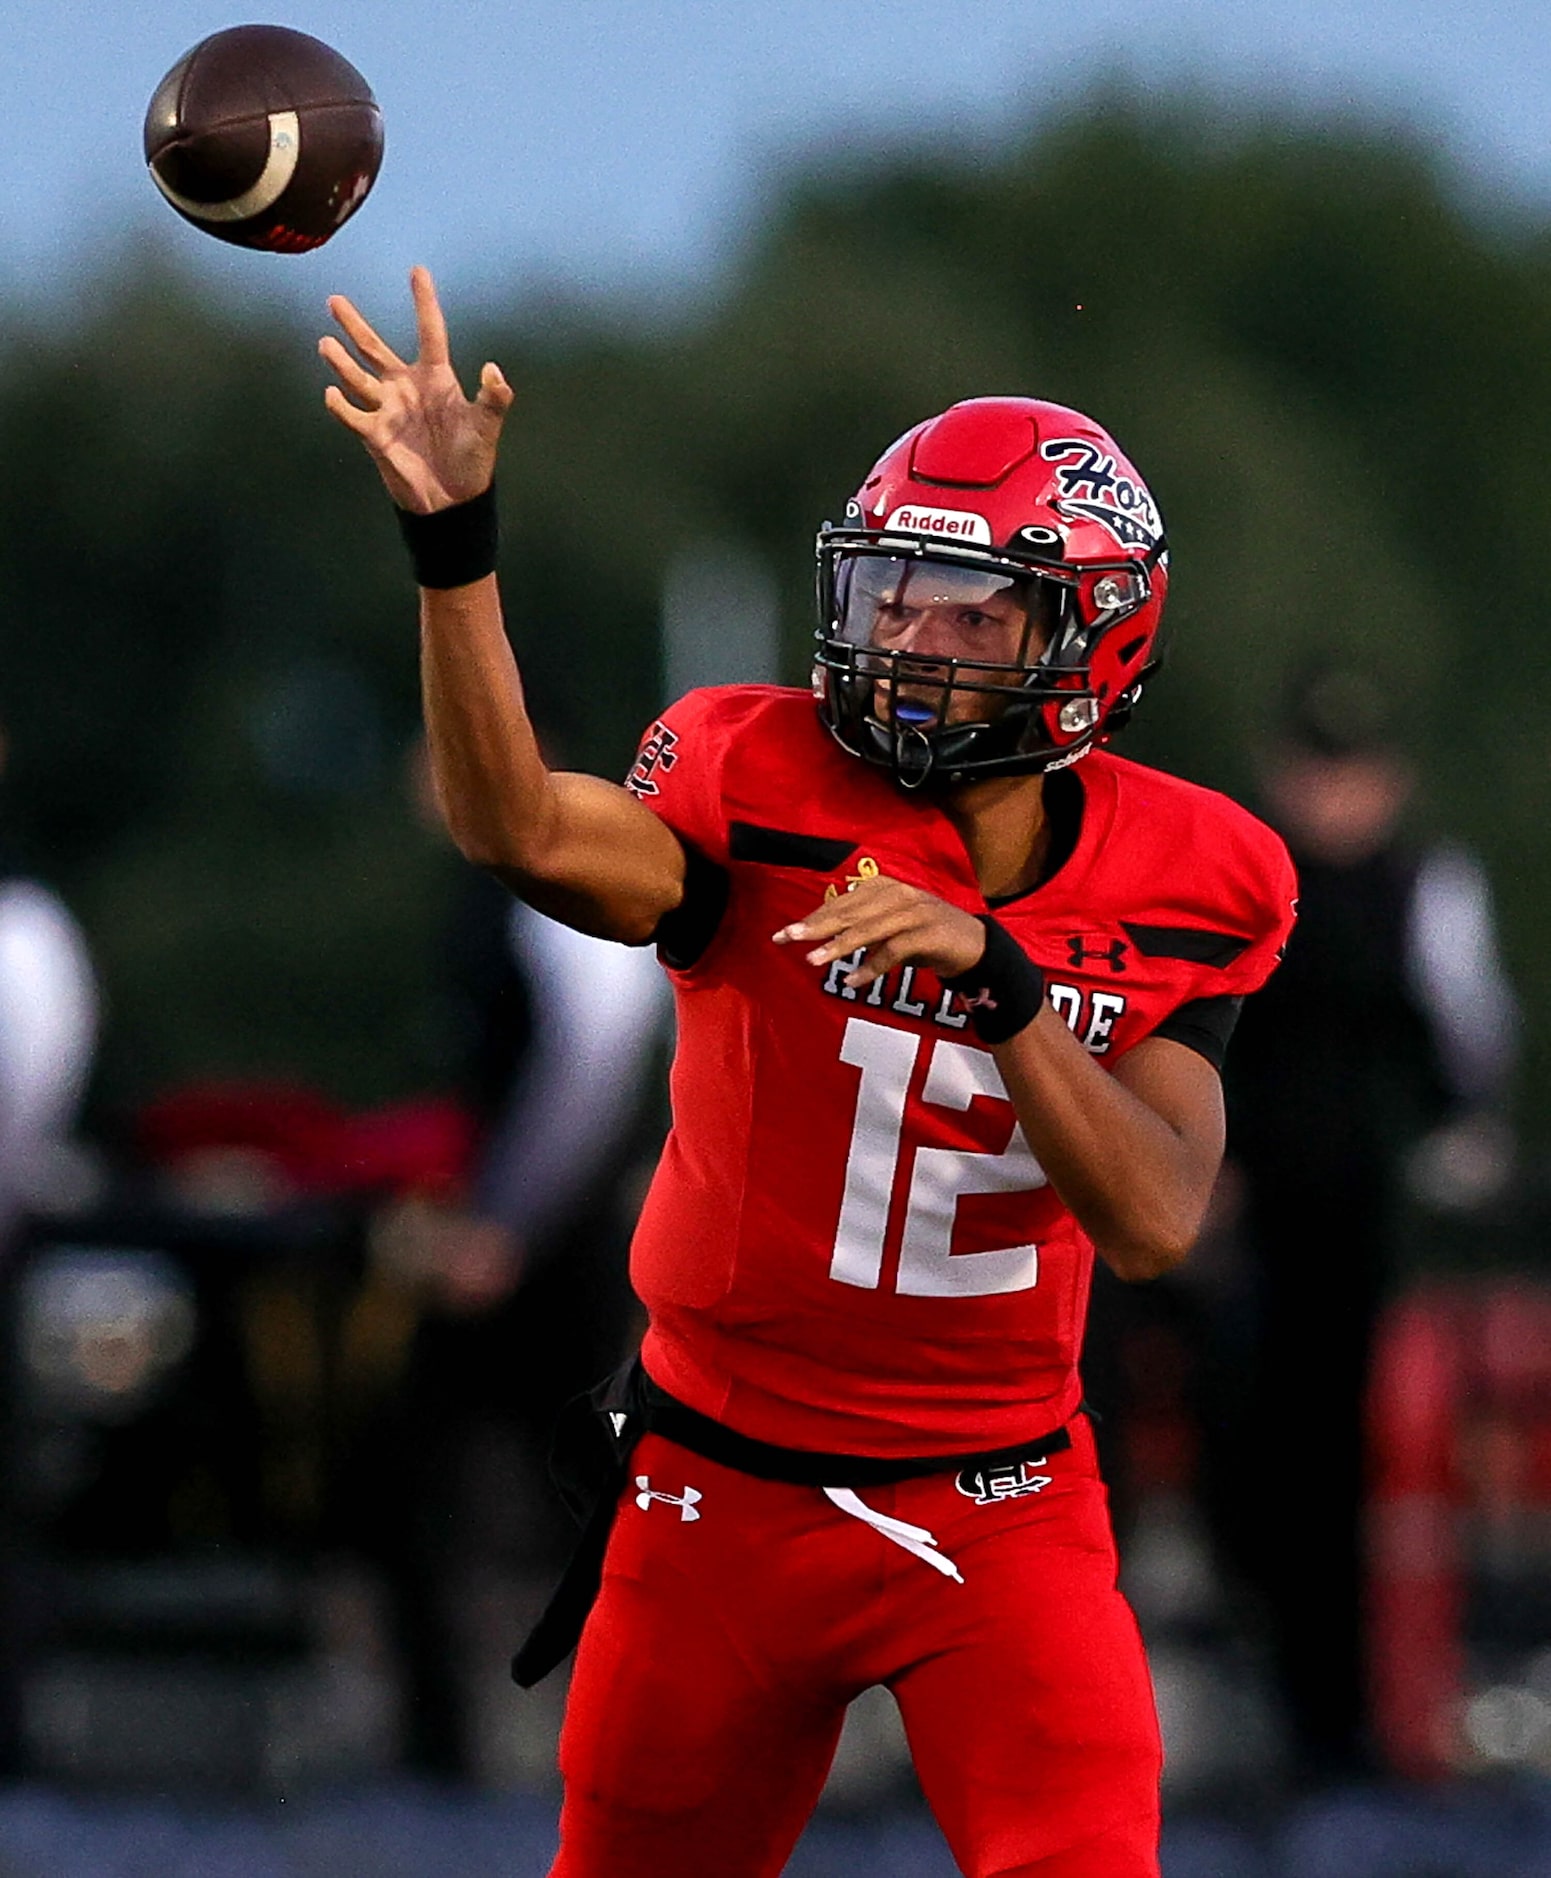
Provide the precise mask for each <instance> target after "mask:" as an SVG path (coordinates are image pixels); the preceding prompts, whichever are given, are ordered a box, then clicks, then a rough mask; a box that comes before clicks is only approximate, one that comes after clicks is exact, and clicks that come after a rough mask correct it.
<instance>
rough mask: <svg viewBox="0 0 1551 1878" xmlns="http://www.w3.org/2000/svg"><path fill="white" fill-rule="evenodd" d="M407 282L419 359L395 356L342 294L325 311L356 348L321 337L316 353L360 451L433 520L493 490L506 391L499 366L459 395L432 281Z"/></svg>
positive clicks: (396, 492) (422, 273) (406, 502)
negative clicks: (332, 377) (332, 378)
mask: <svg viewBox="0 0 1551 1878" xmlns="http://www.w3.org/2000/svg"><path fill="white" fill-rule="evenodd" d="M409 285H410V291H411V292H412V293H413V295H414V299H415V326H416V330H417V333H418V336H419V348H420V349H419V356H418V357H417V358H415V359H413V360H411V361H409V362H407V363H406V361H405V360H403V359H401V358H400V357H399V356H398V354H397V353H396V352H395V351H394V350H393V348H392V347H391V346H390V345H389V344H388V343H387V341H386V340H385V339H383V338H382V337H381V336H380V334H379V333H378V332H377V331H376V329H375V328H374V327H373V326H371V325H370V324H369V323H368V322H367V321H366V320H365V319H363V318H362V316H361V314H360V313H359V312H358V311H357V309H356V308H355V307H354V306H353V305H352V304H351V303H350V301H348V300H347V299H346V298H345V297H344V295H343V294H333V295H331V296H330V299H329V303H328V307H329V312H330V313H331V314H332V315H333V317H334V319H335V321H336V322H337V323H338V325H339V327H340V329H341V331H342V332H343V333H344V335H345V337H346V338H347V339H348V340H349V341H350V343H351V345H352V346H354V347H355V352H351V351H350V350H348V349H347V348H346V347H345V346H343V345H342V344H341V343H340V342H339V340H338V339H336V338H334V337H333V335H332V334H330V335H329V336H328V337H327V338H324V339H320V340H319V341H318V351H319V352H320V353H321V354H322V356H323V357H324V359H325V360H327V362H328V363H329V365H331V366H332V367H333V369H334V372H335V374H336V376H337V377H338V379H339V384H337V385H330V386H329V388H328V390H327V391H326V392H324V394H323V401H324V403H325V404H326V405H327V406H328V408H329V410H330V411H331V412H333V414H334V416H335V417H337V418H338V419H339V421H340V423H341V424H343V425H344V426H345V428H346V429H347V430H353V431H354V432H355V434H356V435H357V436H358V437H359V438H360V439H361V441H362V443H364V444H365V445H366V448H367V449H368V450H369V451H370V452H371V456H372V460H373V461H374V462H375V463H376V465H377V468H378V471H379V472H380V473H381V476H382V480H383V482H384V483H385V484H386V485H387V489H388V494H389V495H390V496H392V498H393V500H394V501H395V502H396V503H397V504H398V505H399V507H400V508H401V509H409V510H411V511H413V512H414V513H415V514H418V515H430V514H432V513H434V512H435V511H436V510H437V509H446V508H451V507H452V506H453V505H454V504H455V503H459V502H468V501H470V500H472V498H473V497H475V496H477V495H482V494H483V493H484V491H485V490H486V489H487V488H488V487H489V486H490V480H491V478H492V477H493V476H494V475H495V458H496V448H497V446H498V445H499V443H500V440H501V426H502V424H503V423H504V421H505V418H506V413H507V412H508V411H509V410H510V409H511V404H512V388H511V386H510V385H508V384H507V382H506V379H505V378H504V377H503V376H502V373H501V368H500V367H499V366H498V365H486V366H484V367H483V369H482V370H481V372H480V374H479V390H478V391H477V392H476V393H475V394H474V396H473V397H472V398H465V397H464V395H463V387H462V386H461V385H460V384H459V383H458V378H457V374H456V373H455V372H454V371H453V369H452V360H451V357H450V356H449V353H448V348H447V322H446V321H445V320H444V319H443V318H442V309H441V306H440V304H439V302H438V301H437V298H436V288H435V287H434V286H433V285H432V282H431V276H430V274H429V273H428V272H427V271H426V269H425V268H423V267H416V268H413V269H411V270H410V276H409ZM357 353H358V354H359V355H360V356H359V358H358V357H357V356H356V354H357ZM363 361H364V363H363ZM341 386H343V390H341V388H340V387H341ZM346 393H348V394H349V396H346Z"/></svg>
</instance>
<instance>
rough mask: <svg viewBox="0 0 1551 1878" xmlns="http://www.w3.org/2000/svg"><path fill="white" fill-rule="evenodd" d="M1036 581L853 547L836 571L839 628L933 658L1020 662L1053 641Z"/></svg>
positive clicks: (844, 635)
mask: <svg viewBox="0 0 1551 1878" xmlns="http://www.w3.org/2000/svg"><path fill="white" fill-rule="evenodd" d="M1035 584H1036V583H1035V582H1034V581H1032V580H1029V579H1024V578H1021V577H1020V576H1018V575H1016V574H1008V573H1002V572H999V571H997V570H996V569H993V568H980V567H970V566H965V565H963V564H960V563H955V562H951V561H931V560H920V559H916V558H915V557H913V556H911V557H904V556H897V555H883V554H849V555H846V556H844V557H843V558H842V559H841V560H840V563H839V565H838V566H837V568H836V570H835V610H836V620H835V627H836V634H837V637H839V638H840V639H841V640H843V641H844V642H845V643H846V644H847V645H852V646H858V647H870V648H873V649H876V650H877V651H880V652H891V653H906V654H909V655H910V656H911V657H912V658H917V659H922V660H925V661H928V662H932V663H937V662H941V661H946V660H949V659H952V660H962V661H964V662H966V663H968V664H972V665H976V666H985V667H991V668H1000V669H1003V670H1005V669H1007V668H1009V667H1011V668H1014V669H1019V668H1022V667H1023V666H1025V665H1026V664H1027V663H1028V661H1029V658H1030V655H1031V652H1032V655H1033V656H1034V657H1035V658H1037V657H1038V656H1039V654H1040V652H1042V651H1043V649H1044V645H1045V638H1046V635H1045V632H1044V631H1043V630H1042V629H1038V630H1036V611H1037V608H1036V603H1035V597H1034V593H1033V589H1034V586H1035Z"/></svg>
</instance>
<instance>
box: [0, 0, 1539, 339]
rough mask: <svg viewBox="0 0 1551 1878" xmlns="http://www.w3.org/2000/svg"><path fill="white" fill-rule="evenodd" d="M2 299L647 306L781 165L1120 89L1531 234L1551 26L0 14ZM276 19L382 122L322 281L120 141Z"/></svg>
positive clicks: (330, 0) (121, 1) (319, 260)
mask: <svg viewBox="0 0 1551 1878" xmlns="http://www.w3.org/2000/svg"><path fill="white" fill-rule="evenodd" d="M8 15H9V17H8V19H7V27H8V31H7V35H6V56H5V59H4V61H3V63H0V160H3V163H4V170H5V175H6V177H7V179H8V187H7V188H6V189H5V190H4V192H3V193H0V288H4V287H10V288H11V289H12V290H13V291H14V290H16V289H21V290H23V291H25V292H26V294H27V295H28V296H29V297H31V298H35V299H37V300H40V301H42V302H44V303H48V302H50V301H53V300H56V299H57V298H58V297H60V296H61V295H66V296H67V295H68V294H69V293H70V292H71V291H72V289H73V288H74V286H75V285H76V284H77V283H78V282H79V280H80V278H81V273H82V266H83V263H84V264H85V265H86V267H87V268H88V269H89V267H90V265H91V264H92V263H93V262H94V261H96V260H98V259H99V258H100V257H103V256H105V255H112V254H114V253H115V252H116V251H117V250H118V249H119V248H120V247H121V246H122V245H123V244H126V243H134V242H135V241H138V240H140V239H142V238H143V237H144V235H145V232H146V231H147V230H151V231H155V232H156V233H158V234H159V235H160V237H161V238H162V239H163V241H164V242H165V243H166V244H167V245H168V246H170V247H172V248H174V249H175V250H176V251H177V252H178V253H180V254H181V255H183V256H185V257H186V258H187V259H188V260H189V262H190V264H191V265H193V266H195V267H197V268H199V269H200V270H202V271H203V272H206V273H208V274H209V275H210V276H212V277H213V278H215V279H218V280H220V281H221V282H223V283H225V285H226V286H227V287H228V288H229V289H230V291H232V292H234V293H236V294H239V295H262V296H269V295H279V296H281V297H283V298H286V299H289V300H291V301H293V302H295V303H298V304H300V305H302V306H306V307H309V308H310V307H312V306H315V305H317V304H318V303H319V302H320V301H321V299H322V296H323V294H324V293H325V292H326V291H329V290H331V289H332V288H334V287H335V286H340V287H343V288H344V289H345V290H347V291H349V292H352V293H355V294H357V295H358V296H360V297H361V298H363V300H365V301H366V302H367V303H368V304H370V305H377V304H380V303H381V298H382V297H383V296H385V295H388V294H392V295H397V294H399V293H400V291H401V282H402V279H403V275H404V272H405V271H406V270H407V268H408V266H409V264H410V262H411V261H413V260H424V261H426V262H428V263H429V264H430V265H431V266H432V267H433V268H434V269H436V270H437V271H438V273H439V275H440V276H441V277H442V279H443V282H444V286H446V287H447V288H448V289H449V291H450V292H452V293H453V294H455V295H456V294H459V293H461V294H463V295H465V296H472V295H474V294H477V293H483V292H505V291H508V290H510V289H512V288H517V289H522V288H541V287H544V286H546V285H553V284H555V283H560V284H563V285H565V286H566V287H568V288H570V289H572V290H579V291H581V292H584V293H589V292H593V291H602V292H606V293H609V294H612V295H624V296H626V297H628V298H630V299H632V300H634V301H637V302H646V303H650V302H652V301H654V300H669V301H671V300H672V299H673V298H674V297H675V296H677V295H679V294H681V293H683V292H685V291H686V290H688V291H692V290H693V289H694V287H695V286H696V285H697V284H699V283H701V282H703V281H704V280H706V279H707V278H709V277H711V276H712V275H714V271H715V269H716V267H717V265H718V263H719V261H721V260H722V259H723V257H725V256H726V254H727V253H728V252H729V251H731V250H732V249H733V248H734V247H735V245H736V242H737V240H738V237H739V234H740V232H741V231H742V230H743V229H744V228H746V227H747V226H748V224H749V222H750V220H751V219H752V218H754V217H755V216H757V213H758V208H759V203H760V200H761V192H762V190H763V189H764V188H766V187H768V183H769V179H770V178H771V176H772V175H774V174H777V173H779V170H780V168H781V167H782V166H784V165H787V164H790V163H792V162H800V161H802V160H804V158H805V157H807V156H809V155H812V154H815V153H819V152H822V151H824V150H826V149H830V148H833V147H835V146H855V145H857V144H861V145H864V146H871V147H887V146H889V145H909V144H913V143H919V142H921V141H924V140H932V141H946V142H950V143H958V144H960V145H966V146H970V147H978V146H984V145H986V144H992V145H994V144H995V142H996V141H997V140H998V138H1000V137H1005V136H1006V135H1007V134H1008V132H1009V129H1010V127H1012V126H1013V125H1015V124H1018V123H1020V122H1022V121H1024V120H1025V119H1026V116H1027V114H1028V113H1029V112H1030V111H1032V110H1037V109H1040V108H1045V107H1048V106H1050V105H1059V104H1060V103H1061V102H1063V101H1065V100H1067V99H1069V98H1071V97H1072V96H1073V95H1074V93H1077V92H1080V91H1081V89H1082V88H1083V87H1084V86H1085V85H1086V84H1091V83H1092V82H1094V81H1095V80H1097V79H1099V78H1101V77H1104V76H1113V75H1117V74H1118V75H1126V76H1129V77H1130V78H1131V79H1132V80H1133V81H1134V82H1136V83H1138V84H1141V85H1144V86H1146V87H1148V88H1150V89H1153V90H1156V91H1157V92H1158V93H1159V94H1161V95H1165V96H1167V95H1170V94H1173V93H1176V92H1178V91H1180V90H1181V89H1187V88H1191V87H1195V88H1200V89H1205V90H1207V91H1208V92H1210V93H1214V94H1216V95H1218V96H1219V97H1222V98H1226V99H1227V100H1229V101H1231V102H1233V103H1234V104H1236V105H1238V106H1241V107H1243V108H1245V109H1250V110H1253V109H1256V108H1258V107H1259V106H1260V105H1262V104H1264V103H1267V102H1269V103H1270V104H1272V105H1273V106H1278V107H1289V108H1292V109H1295V110H1298V111H1312V112H1316V113H1325V112H1331V111H1336V112H1345V111H1355V112H1357V113H1359V114H1361V115H1363V116H1365V117H1368V118H1379V119H1381V120H1383V121H1386V122H1390V123H1394V124H1399V125H1410V126H1414V127H1416V128H1418V129H1419V130H1420V131H1421V132H1422V134H1424V135H1426V136H1428V137H1436V138H1438V139H1440V140H1441V141H1442V142H1443V143H1444V144H1445V145H1446V146H1447V148H1448V149H1449V151H1450V153H1451V155H1452V156H1453V157H1454V159H1455V160H1456V162H1457V164H1458V167H1459V170H1460V173H1461V177H1462V181H1463V184H1464V186H1465V187H1466V188H1468V189H1471V190H1478V191H1480V192H1481V193H1483V194H1484V195H1485V196H1487V197H1506V198H1508V199H1510V200H1512V201H1514V202H1519V203H1524V204H1527V205H1529V206H1531V207H1532V208H1534V207H1538V208H1544V209H1546V210H1548V211H1551V128H1548V127H1551V7H1548V6H1547V5H1546V4H1545V0H1539V3H1538V4H1520V3H1518V0H1514V3H1509V0H1504V3H1503V4H1481V5H1473V6H1472V5H1459V4H1440V3H1439V0H1411V3H1410V4H1405V3H1402V0H1363V4H1361V5H1358V4H1357V3H1356V0H1300V3H1299V4H1298V5H1297V6H1288V5H1286V4H1278V5H1275V6H1272V5H1269V4H1264V3H1263V0H1237V3H1235V0H1086V4H1076V3H1075V0H873V4H870V5H861V4H855V3H854V0H742V3H741V4H739V0H731V3H730V4H729V3H728V0H722V4H712V0H655V3H653V0H647V3H645V4H633V5H632V4H628V0H522V3H521V4H511V3H507V0H448V3H447V4H446V5H444V6H440V7H433V6H428V5H420V6H409V5H406V4H403V0H399V3H398V4H391V3H389V0H377V4H371V3H369V0H316V4H298V3H297V0H284V3H283V4H279V5H277V6H276V7H275V9H274V10H273V11H270V12H267V13H266V12H263V11H260V12H259V13H258V14H257V15H255V14H254V13H252V12H247V13H243V12H234V11H232V10H231V7H230V3H229V0H225V3H223V0H164V4H162V5H161V6H159V7H156V8H152V9H148V8H146V7H144V6H143V5H130V4H129V3H128V0H55V4H51V5H49V6H46V7H42V6H30V7H24V6H23V5H22V4H21V0H11V4H10V7H9V9H8ZM254 17H259V18H267V19H269V20H272V21H275V22H277V23H280V24H285V25H291V26H297V27H301V28H302V29H304V30H306V31H308V32H312V33H315V34H317V35H318V36H319V37H320V38H324V39H327V40H329V41H330V42H331V43H332V44H334V45H335V46H337V47H338V48H339V49H340V50H341V51H342V52H344V53H345V55H346V56H347V57H348V58H350V59H351V60H353V61H354V63H355V64H356V65H358V66H359V67H360V68H361V70H362V71H363V72H365V74H366V76H367V77H368V79H369V80H370V82H371V83H372V85H373V87H374V89H375V90H376V92H377V96H378V99H379V101H380V103H381V104H382V107H383V111H384V115H385V119H386V124H387V137H388V154H387V160H386V163H385V165H384V169H383V174H382V177H381V180H380V181H379V183H378V186H377V190H376V192H375V194H374V195H373V197H372V199H371V200H370V202H369V203H368V204H367V205H366V207H365V209H364V210H363V211H362V213H361V214H360V215H359V216H358V217H357V219H356V220H355V221H354V222H353V223H351V224H350V225H349V227H347V228H346V229H345V230H344V231H343V232H342V233H341V234H340V235H339V236H338V237H337V238H336V239H335V241H334V242H333V243H331V244H330V246H329V247H328V248H327V249H325V250H324V251H323V252H322V253H320V254H316V255H312V256H305V257H294V256H292V257H277V256H257V255H248V254H241V253H237V252H234V251H232V250H229V249H226V248H223V247H222V246H221V245H220V244H218V243H216V242H214V241H212V240H210V239H209V238H208V237H206V236H202V235H200V234H199V233H197V232H196V231H195V230H193V229H190V228H187V227H186V226H185V225H184V224H182V223H181V222H179V221H178V220H177V218H176V217H174V216H173V215H172V213H171V211H170V210H169V209H167V208H165V207H164V206H163V205H162V204H161V203H160V201H159V200H158V199H157V197H156V196H155V194H154V192H153V190H152V188H151V185H150V183H149V181H148V179H147V178H146V176H145V175H144V172H143V167H142V163H141V158H140V123H141V118H142V115H143V112H144V108H145V103H146V100H147V99H148V98H149V96H150V93H151V91H152V89H153V87H154V85H155V83H156V81H157V79H158V78H160V76H161V75H162V73H163V72H164V71H165V70H166V69H167V67H168V66H170V65H171V64H172V63H173V61H174V60H175V59H176V58H177V57H178V56H179V55H180V54H181V53H182V52H184V51H185V50H186V49H187V48H188V47H189V46H190V45H192V44H193V43H194V42H195V41H196V40H198V39H200V38H202V37H203V36H204V35H205V34H206V33H209V32H212V31H214V30H216V29H217V28H219V27H222V26H226V25H231V24H234V23H237V22H238V21H240V20H242V19H252V18H254Z"/></svg>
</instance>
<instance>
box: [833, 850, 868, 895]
mask: <svg viewBox="0 0 1551 1878" xmlns="http://www.w3.org/2000/svg"><path fill="white" fill-rule="evenodd" d="M879 871H880V870H879V867H878V863H877V862H876V861H875V860H874V859H873V858H872V856H871V855H870V854H864V855H863V856H862V858H861V859H860V860H859V861H858V862H857V864H856V872H855V873H854V874H847V875H846V884H845V887H844V889H843V890H842V889H841V888H840V887H839V886H838V885H837V884H836V883H835V882H834V881H831V882H830V883H829V885H828V886H827V887H826V888H825V889H824V898H825V899H826V900H838V899H839V898H840V895H841V892H842V891H844V892H846V893H850V892H851V890H852V889H853V888H855V887H859V886H861V884H862V882H863V881H864V880H876V879H877V878H878V874H879Z"/></svg>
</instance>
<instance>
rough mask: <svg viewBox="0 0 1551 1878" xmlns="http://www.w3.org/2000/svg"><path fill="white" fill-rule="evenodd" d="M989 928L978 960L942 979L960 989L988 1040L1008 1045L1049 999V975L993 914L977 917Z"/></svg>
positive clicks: (974, 1022)
mask: <svg viewBox="0 0 1551 1878" xmlns="http://www.w3.org/2000/svg"><path fill="white" fill-rule="evenodd" d="M977 917H978V919H979V921H980V923H981V925H982V926H984V927H985V929H986V949H985V951H984V952H982V953H981V955H980V960H979V963H978V964H975V965H972V966H971V967H970V968H969V970H968V971H967V972H956V973H955V974H954V975H953V977H951V978H945V979H944V980H943V981H942V982H943V983H944V984H945V985H946V986H947V987H948V989H949V990H950V991H956V992H958V994H959V996H960V997H961V998H963V1000H964V1008H965V1009H966V1010H967V1011H968V1012H969V1021H970V1023H971V1024H972V1025H973V1026H974V1031H975V1035H976V1036H977V1037H978V1038H979V1039H980V1041H981V1042H982V1043H1006V1041H1007V1039H1008V1038H1009V1037H1016V1036H1017V1034H1018V1032H1019V1031H1020V1030H1026V1029H1027V1028H1028V1026H1029V1025H1030V1024H1032V1023H1033V1022H1034V1019H1035V1018H1036V1017H1038V1016H1039V1013H1040V1007H1041V1006H1042V1005H1043V1004H1044V1002H1045V974H1044V973H1043V972H1042V971H1041V970H1040V968H1039V967H1038V966H1037V965H1036V964H1035V963H1034V961H1033V959H1031V958H1030V957H1029V955H1028V953H1027V952H1025V951H1024V949H1023V947H1022V946H1020V945H1019V944H1018V942H1017V940H1016V939H1014V938H1013V936H1012V934H1011V933H1010V932H1009V931H1008V930H1007V928H1006V927H1005V926H1003V925H1002V924H1001V923H1000V922H999V921H997V920H994V919H992V917H991V916H990V914H989V913H981V914H979V915H977Z"/></svg>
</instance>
